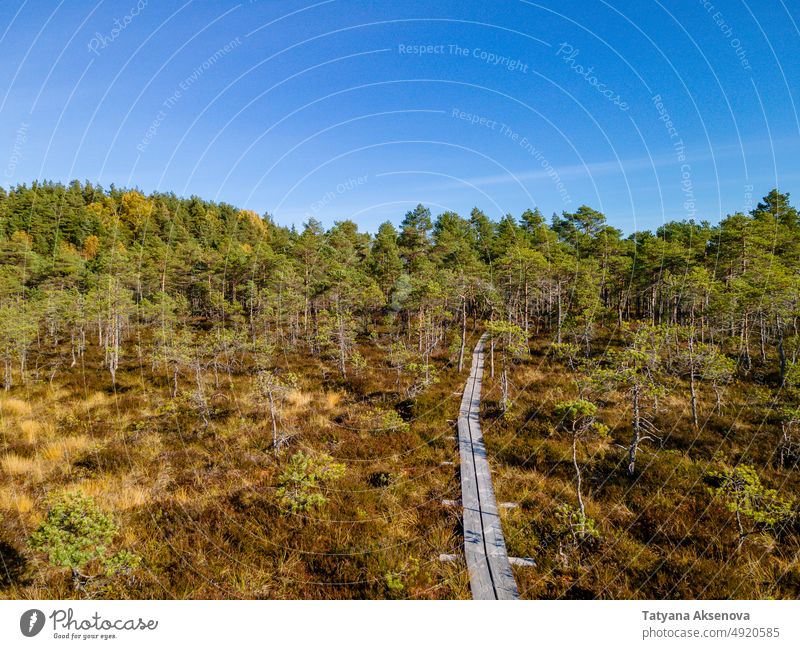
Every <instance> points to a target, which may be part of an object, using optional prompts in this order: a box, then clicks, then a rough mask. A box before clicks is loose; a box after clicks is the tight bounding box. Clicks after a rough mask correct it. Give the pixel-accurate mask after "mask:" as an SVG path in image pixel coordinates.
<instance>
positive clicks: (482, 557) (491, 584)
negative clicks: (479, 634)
mask: <svg viewBox="0 0 800 649" xmlns="http://www.w3.org/2000/svg"><path fill="white" fill-rule="evenodd" d="M485 341H486V334H484V335H483V336H481V339H480V340H479V341H478V344H477V345H476V346H475V351H473V352H472V368H471V369H470V373H469V379H467V385H466V387H465V388H464V396H463V398H462V400H461V411H460V412H459V415H458V451H459V455H460V456H461V500H462V504H463V506H464V555H465V557H466V560H467V569H468V570H469V584H470V589H471V590H472V598H473V599H519V590H517V584H516V582H515V581H514V574H513V573H512V571H511V565H510V564H509V562H508V553H507V552H506V542H505V539H504V538H503V530H502V528H501V526H500V516H499V515H498V512H497V500H496V499H495V496H494V488H493V487H492V475H491V473H490V472H489V462H488V460H487V458H486V447H485V446H484V444H483V433H482V432H481V423H480V405H481V380H482V378H483V348H484V344H485Z"/></svg>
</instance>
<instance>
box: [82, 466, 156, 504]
mask: <svg viewBox="0 0 800 649" xmlns="http://www.w3.org/2000/svg"><path fill="white" fill-rule="evenodd" d="M69 489H75V490H80V491H82V492H83V493H84V494H86V495H87V496H92V497H93V498H94V499H95V500H96V501H97V502H98V503H99V504H100V505H101V506H102V507H105V508H106V509H108V510H110V511H121V510H125V509H131V508H133V507H140V506H142V505H144V504H146V503H147V502H149V501H150V492H149V490H148V489H146V488H144V487H142V486H140V485H137V484H135V483H134V482H133V481H132V480H131V478H130V477H129V476H124V477H120V476H111V475H107V474H106V475H102V476H99V477H97V478H92V479H91V480H82V481H80V482H77V483H74V484H72V485H71V486H70V487H69Z"/></svg>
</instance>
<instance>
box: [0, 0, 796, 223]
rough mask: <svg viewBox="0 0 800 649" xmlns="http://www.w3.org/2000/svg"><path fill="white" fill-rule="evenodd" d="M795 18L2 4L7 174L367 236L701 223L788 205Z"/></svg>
mask: <svg viewBox="0 0 800 649" xmlns="http://www.w3.org/2000/svg"><path fill="white" fill-rule="evenodd" d="M798 25H800V3H798V2H797V1H796V0H791V1H789V0H759V1H758V2H755V1H753V0H748V1H747V2H744V1H742V0H713V2H707V1H704V0H683V1H681V2H668V1H667V0H660V1H655V0H609V1H608V2H604V1H602V0H586V1H581V0H576V1H574V2H568V3H565V2H556V1H555V0H544V1H542V2H523V1H516V0H499V1H496V2H488V1H484V2H472V1H469V0H458V1H454V0H444V1H440V2H436V3H432V2H430V1H424V2H423V1H417V0H394V1H374V2H367V1H354V0H328V1H319V0H316V1H315V0H302V1H301V0H287V1H283V0H281V1H277V0H255V1H248V0H244V1H243V2H239V3H236V2H222V1H219V2H217V1H215V2H211V1H200V0H194V1H193V2H192V1H188V2H181V1H172V0H159V1H156V0H149V1H147V2H146V1H145V0H141V1H139V0H121V1H117V0H113V1H112V0H105V1H101V2H96V1H82V0H67V1H61V2H59V1H56V0H52V1H45V0H27V1H26V0H5V1H4V2H2V3H0V38H1V39H2V52H3V57H2V63H0V165H2V167H3V174H4V176H3V180H2V184H3V185H5V186H8V185H11V184H16V183H22V182H30V181H31V180H33V179H37V178H40V179H52V180H61V181H65V182H66V181H68V180H70V179H72V178H79V179H82V180H83V179H89V180H92V181H94V182H99V183H101V184H102V185H104V186H108V185H109V184H111V183H115V184H117V185H118V186H119V185H124V186H137V187H139V188H141V189H142V190H143V191H146V192H149V191H152V190H156V189H157V190H162V191H174V192H176V193H177V194H180V195H190V194H197V195H199V196H202V197H203V198H207V199H214V200H220V201H226V202H230V203H232V204H234V205H237V206H240V207H246V208H249V209H254V210H256V211H258V212H259V213H264V212H269V213H271V214H273V215H274V217H275V219H276V220H277V221H278V222H279V223H283V224H290V223H296V224H298V225H299V224H300V223H302V222H303V221H306V220H308V217H309V216H316V217H317V218H318V219H320V220H321V221H322V222H323V223H324V224H326V225H329V224H331V223H332V222H333V221H334V220H339V219H344V218H351V219H353V220H355V221H356V222H357V223H358V224H359V226H361V227H362V228H364V229H367V230H374V229H375V228H376V226H377V224H378V223H380V222H382V221H384V220H386V219H391V220H393V221H395V222H399V220H400V219H402V216H403V214H404V213H405V212H406V211H407V210H408V209H410V208H411V207H413V205H416V203H418V202H423V203H426V204H428V205H429V206H430V207H431V209H432V211H433V212H434V213H439V212H441V211H443V210H445V209H451V210H455V211H457V212H459V213H461V214H465V215H466V214H468V213H469V211H470V209H471V208H472V207H473V206H476V205H477V206H479V207H481V208H482V209H483V210H484V211H485V212H486V213H487V214H489V215H490V216H492V217H498V216H500V215H502V214H504V213H508V212H510V213H512V214H515V215H519V214H520V213H521V212H522V211H523V210H524V209H526V208H528V207H535V206H538V207H539V208H540V209H541V210H542V211H543V212H544V213H545V214H546V215H548V216H549V215H550V214H551V213H552V212H554V211H559V212H560V211H561V210H564V209H566V210H574V209H576V208H577V207H578V206H579V205H581V204H583V203H586V204H589V205H591V206H593V207H595V208H597V209H600V210H602V211H604V212H605V213H606V215H607V217H608V220H609V222H610V223H611V224H613V225H615V226H617V227H620V228H621V229H623V230H624V231H626V232H630V231H632V230H634V229H642V228H655V227H657V226H658V225H659V224H661V223H662V222H664V221H667V220H672V219H683V218H692V217H694V218H696V219H698V220H700V219H707V220H710V221H712V222H716V221H718V220H719V219H720V218H721V216H724V215H725V214H727V213H731V212H735V211H739V210H747V209H750V208H751V207H752V206H753V204H754V203H755V202H757V200H758V198H759V197H760V196H762V195H763V194H765V193H766V192H767V191H768V190H769V189H770V188H771V187H773V186H776V185H777V186H779V187H780V188H782V189H783V190H784V191H790V192H791V191H795V192H796V194H797V198H798V199H800V173H799V171H800V170H798V168H797V164H798V163H797V152H798V151H800V117H799V116H798V115H799V113H798V108H800V93H798V90H800V83H799V82H800V54H798V53H799V52H800V32H799V31H798ZM226 45H227V51H226V50H225V46H226ZM420 47H421V48H422V49H423V52H422V53H420V52H418V49H419V48H420ZM415 48H417V49H415ZM657 96H660V98H661V101H660V102H659V101H658V100H654V97H657ZM667 116H669V118H670V120H671V122H672V130H670V129H669V127H668V125H667V124H666V123H665V121H663V120H662V119H660V118H662V117H663V119H664V120H666V118H667ZM473 120H475V121H477V122H478V123H475V124H473ZM750 186H752V188H753V189H752V193H751V191H750V189H749V188H750Z"/></svg>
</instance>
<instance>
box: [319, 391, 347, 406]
mask: <svg viewBox="0 0 800 649" xmlns="http://www.w3.org/2000/svg"><path fill="white" fill-rule="evenodd" d="M341 400H342V393H341V392H326V393H325V399H324V400H323V404H324V406H325V408H326V409H327V410H333V409H334V408H336V406H338V405H339V402H340V401H341Z"/></svg>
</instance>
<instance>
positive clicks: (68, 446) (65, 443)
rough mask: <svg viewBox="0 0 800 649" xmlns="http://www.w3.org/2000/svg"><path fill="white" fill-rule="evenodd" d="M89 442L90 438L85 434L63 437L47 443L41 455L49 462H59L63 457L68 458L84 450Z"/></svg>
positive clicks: (89, 444)
mask: <svg viewBox="0 0 800 649" xmlns="http://www.w3.org/2000/svg"><path fill="white" fill-rule="evenodd" d="M91 444H92V440H91V439H89V437H87V436H86V435H77V436H75V437H64V438H62V439H59V440H56V441H53V442H50V443H49V444H47V445H46V446H45V447H44V448H43V449H42V452H41V454H42V457H43V458H44V459H45V460H47V461H49V462H60V461H61V460H64V459H66V460H69V459H70V458H71V457H72V456H74V455H75V454H76V453H79V452H80V451H85V450H86V449H87V448H89V446H91Z"/></svg>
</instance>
